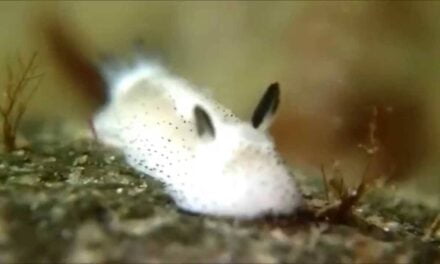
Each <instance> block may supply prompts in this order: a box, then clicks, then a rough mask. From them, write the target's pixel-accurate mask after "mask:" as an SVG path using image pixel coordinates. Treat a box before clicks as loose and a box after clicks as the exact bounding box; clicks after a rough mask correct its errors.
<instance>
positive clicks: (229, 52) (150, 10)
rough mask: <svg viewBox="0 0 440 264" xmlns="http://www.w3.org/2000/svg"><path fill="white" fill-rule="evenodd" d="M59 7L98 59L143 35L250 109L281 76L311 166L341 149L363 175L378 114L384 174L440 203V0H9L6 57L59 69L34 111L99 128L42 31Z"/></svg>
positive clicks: (286, 146) (289, 116) (279, 136)
mask: <svg viewBox="0 0 440 264" xmlns="http://www.w3.org/2000/svg"><path fill="white" fill-rule="evenodd" d="M51 14H56V15H57V16H58V17H59V18H60V19H61V23H63V24H65V25H66V27H69V28H71V29H73V31H72V32H75V36H74V38H75V39H77V40H78V45H80V47H81V49H82V50H83V52H84V54H85V55H86V56H88V57H90V58H91V59H95V58H96V57H97V54H99V53H101V52H107V53H114V54H121V55H126V54H128V53H130V52H131V49H132V43H133V41H134V40H136V39H139V38H142V39H143V40H144V41H145V44H146V48H147V51H148V52H149V53H151V54H152V55H153V56H155V57H159V58H160V59H161V60H162V61H163V62H164V64H166V65H167V66H168V67H169V68H170V69H171V70H172V71H173V72H175V73H177V74H179V75H181V76H183V77H185V78H186V79H188V80H190V81H191V82H192V83H194V84H196V85H198V86H200V87H202V88H204V89H208V90H209V91H212V93H213V94H214V96H215V97H216V98H217V99H218V100H219V101H220V102H222V103H223V104H225V105H226V106H228V107H230V108H231V109H232V110H233V111H234V112H236V113H237V114H238V115H239V116H240V117H242V118H243V119H249V118H250V116H251V113H252V110H253V107H255V105H256V103H257V101H258V100H259V98H260V96H261V94H262V93H263V92H264V89H265V88H266V87H267V85H268V84H270V83H271V82H274V81H278V82H279V83H280V84H281V87H282V105H281V109H280V113H279V115H278V118H277V121H276V122H275V124H274V127H273V135H274V137H275V140H276V141H277V143H278V146H279V149H280V150H281V152H282V153H283V155H284V157H285V158H286V159H287V160H288V161H289V162H291V164H293V166H297V167H298V168H300V169H301V170H304V171H306V172H307V173H311V174H318V173H319V167H320V166H321V165H322V164H324V165H326V166H327V167H330V166H332V164H334V162H335V161H338V162H339V164H340V167H341V169H342V170H344V171H345V175H349V176H350V177H349V178H353V179H356V178H357V177H356V176H355V175H360V174H361V173H362V169H363V168H364V167H365V163H366V162H367V160H368V157H369V155H366V154H365V151H364V150H363V149H362V148H360V147H359V144H365V143H366V142H367V143H368V131H369V125H371V124H374V125H375V126H376V127H377V131H378V132H377V135H378V137H379V141H380V142H381V145H380V150H379V154H378V156H380V157H379V158H378V159H377V161H376V162H375V166H373V172H372V173H373V174H384V175H385V176H386V177H389V178H392V179H393V184H394V183H396V184H400V185H401V186H400V187H399V188H398V190H396V193H401V194H402V195H409V196H411V197H413V198H414V199H420V200H423V201H427V202H432V203H440V198H439V195H438V192H439V190H440V164H439V162H438V160H439V158H440V151H439V150H440V148H439V146H440V140H439V139H440V104H439V102H440V88H439V85H440V49H439V47H440V2H434V1H433V2H428V1H426V2H357V1H356V2H350V1H348V2H347V1H342V2H337V1H332V2H319V1H313V2H300V1H292V2H284V1H283V2H261V1H258V2H251V1H238V2H232V1H221V2H215V1H213V2H211V1H210V2H201V1H196V2H191V1H182V2H180V1H176V2H173V1H165V2H160V1H158V2H140V1H139V2H138V1H133V2H129V1H124V2H117V1H109V2H106V1H96V2H93V1H87V2H85V1H84V2H75V1H66V2H40V1H39V2H30V1H29V2H24V1H23V2H22V1H20V2H1V3H0V25H1V26H0V41H1V44H2V45H1V48H0V59H1V60H2V64H3V65H7V64H8V63H13V62H14V58H16V56H17V55H18V54H22V55H23V56H26V55H30V54H31V53H32V52H33V51H37V52H38V53H39V61H40V69H41V71H42V72H44V74H45V77H44V80H43V83H42V85H41V87H40V89H39V91H38V92H37V93H36V94H35V97H34V98H33V100H32V102H31V105H30V108H29V111H28V113H27V115H26V120H27V121H29V120H41V121H43V122H51V121H53V120H63V121H65V122H68V123H72V124H75V126H77V127H79V128H85V127H86V122H85V120H86V118H87V117H88V116H89V115H90V113H91V110H92V108H91V106H90V103H88V100H87V99H86V96H83V95H82V94H81V93H80V92H79V91H78V89H75V85H76V84H75V83H73V82H71V81H70V80H68V79H66V78H65V76H64V75H63V72H62V70H60V69H59V68H58V67H57V64H55V63H54V62H53V60H52V59H51V56H50V48H49V45H48V44H47V41H46V40H45V38H44V35H43V33H42V29H41V26H40V22H41V21H42V20H44V19H45V17H46V16H47V17H48V18H49V17H50V16H51ZM75 45H76V44H75ZM3 65H2V66H3ZM4 77H5V76H4V75H1V72H0V78H1V79H0V80H2V81H3V80H4ZM373 107H376V109H378V112H377V116H376V121H377V122H375V123H372V122H371V117H372V116H373V115H372V114H371V113H372V109H373ZM370 128H371V126H370ZM365 140H366V141H365ZM370 143H371V142H370ZM353 181H356V180H353Z"/></svg>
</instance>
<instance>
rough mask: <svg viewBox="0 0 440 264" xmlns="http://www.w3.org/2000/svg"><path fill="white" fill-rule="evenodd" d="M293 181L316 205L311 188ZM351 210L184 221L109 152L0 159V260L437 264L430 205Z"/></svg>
mask: <svg viewBox="0 0 440 264" xmlns="http://www.w3.org/2000/svg"><path fill="white" fill-rule="evenodd" d="M207 176H209V175H207ZM300 182H301V188H302V190H303V191H304V193H305V198H306V200H307V201H308V202H311V203H314V204H319V203H320V202H323V198H322V197H323V194H322V188H321V187H320V186H318V185H319V184H317V183H316V182H317V181H308V180H301V181H300ZM354 211H355V212H356V215H357V217H358V219H360V220H361V221H356V222H351V223H346V224H340V223H339V224H338V223H332V222H331V221H330V222H329V221H325V220H316V219H313V218H311V217H310V216H308V215H303V214H302V213H301V212H299V213H298V214H297V215H295V216H292V217H284V218H279V219H273V218H272V219H269V218H265V219H258V220H253V221H237V220H231V219H221V218H215V217H208V216H200V215H193V214H187V213H185V212H181V211H179V210H178V209H177V208H176V207H175V205H174V204H173V201H172V200H171V199H169V198H168V197H167V195H166V194H164V193H163V191H162V187H161V186H160V184H158V183H157V182H154V181H153V180H151V179H149V178H148V177H141V176H140V175H139V174H138V173H136V172H134V171H133V170H132V169H130V168H129V167H128V166H127V165H126V164H125V163H124V161H123V159H122V158H121V157H119V156H118V155H117V153H115V152H114V151H112V150H109V149H106V148H103V147H101V146H99V145H98V144H97V143H95V142H94V141H93V140H87V139H76V140H64V141H63V142H57V141H49V142H44V143H39V144H34V145H32V147H29V148H27V149H19V150H16V151H14V152H12V153H9V154H1V160H0V263H11V262H14V263H16V262H27V263H30V262H31V263H37V262H67V263H91V262H94V263H109V262H118V263H142V262H155V263H169V262H180V263H182V262H204V263H213V262H222V263H223V262H233V263H236V262H247V263H249V262H252V263H255V262H259V263H273V262H295V263H440V234H439V233H440V231H439V230H437V229H436V230H433V229H432V228H431V229H430V228H429V226H430V225H431V227H433V225H432V224H431V223H433V221H434V219H435V218H436V216H437V215H438V212H439V211H440V210H438V208H432V207H428V206H425V205H423V204H419V203H415V202H411V201H409V200H404V199H402V198H398V197H394V196H393V195H392V194H390V193H389V192H388V194H387V195H385V194H384V192H383V191H382V192H381V191H380V190H378V191H376V192H372V193H370V194H368V195H367V196H366V197H365V199H363V200H362V201H361V202H360V203H359V205H358V206H357V207H356V208H354Z"/></svg>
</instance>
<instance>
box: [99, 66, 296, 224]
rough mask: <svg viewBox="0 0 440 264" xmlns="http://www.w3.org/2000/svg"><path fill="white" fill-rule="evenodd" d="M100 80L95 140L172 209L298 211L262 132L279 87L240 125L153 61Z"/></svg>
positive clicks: (235, 213) (243, 214)
mask: <svg viewBox="0 0 440 264" xmlns="http://www.w3.org/2000/svg"><path fill="white" fill-rule="evenodd" d="M106 76H107V80H108V86H109V98H108V102H107V103H106V105H104V106H103V107H102V108H101V109H100V111H99V112H98V113H97V114H96V115H95V116H94V118H93V126H94V129H95V131H96V134H97V137H98V139H99V140H100V141H102V142H103V143H106V144H109V145H112V146H115V147H116V148H118V149H120V150H121V151H122V152H123V154H124V156H125V158H126V160H127V162H128V163H129V164H130V165H131V166H133V167H134V168H135V169H136V170H137V171H139V172H142V173H144V174H146V175H149V176H151V177H154V178H155V179H157V180H159V181H160V182H162V183H163V184H164V185H165V188H166V190H167V193H168V194H169V195H170V196H171V197H172V198H173V199H174V201H175V203H176V204H177V206H179V207H180V208H182V209H183V210H187V211H190V212H195V213H201V214H209V215H216V216H225V217H234V218H254V217H258V216H263V215H283V214H289V213H292V212H293V211H294V210H295V209H296V208H298V206H299V204H300V202H301V195H300V193H299V190H298V188H297V186H296V183H295V181H294V179H293V177H292V175H291V174H290V173H289V171H288V168H287V167H286V166H285V165H284V164H283V162H282V160H281V158H280V156H279V154H278V153H277V151H276V150H275V146H274V143H273V140H272V138H271V137H270V135H269V134H268V132H267V128H268V127H269V125H270V123H271V121H272V118H273V115H274V113H275V111H276V109H277V106H278V101H279V87H278V84H276V83H274V84H272V85H270V86H269V88H268V89H267V91H266V93H265V94H264V96H263V98H262V99H261V101H260V103H259V104H258V106H257V108H256V110H255V112H254V115H253V118H252V122H244V121H241V120H239V119H238V118H237V117H236V116H235V115H234V114H233V113H232V112H231V111H230V110H228V109H227V108H225V107H223V106H222V105H220V104H218V103H217V102H216V101H215V100H213V99H212V98H211V97H209V96H207V95H205V94H203V93H202V92H200V91H199V90H198V89H196V88H195V87H193V86H192V85H191V84H190V83H188V82H187V81H186V80H184V79H181V78H178V77H176V76H173V75H172V74H170V73H169V72H168V71H167V70H165V69H164V68H163V67H162V66H160V65H159V64H156V63H147V62H139V63H135V64H134V65H133V66H131V67H127V68H126V69H124V70H121V71H117V72H114V71H113V72H111V73H108V74H106Z"/></svg>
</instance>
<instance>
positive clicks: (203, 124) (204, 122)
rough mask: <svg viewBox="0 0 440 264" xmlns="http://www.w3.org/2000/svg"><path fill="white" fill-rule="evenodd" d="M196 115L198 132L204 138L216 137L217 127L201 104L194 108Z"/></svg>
mask: <svg viewBox="0 0 440 264" xmlns="http://www.w3.org/2000/svg"><path fill="white" fill-rule="evenodd" d="M194 117H195V120H196V128H197V134H198V135H199V137H201V138H204V139H209V140H212V139H214V138H215V129H214V125H213V124H212V120H211V118H210V117H209V115H208V113H207V112H206V111H205V109H203V108H202V107H201V106H199V105H197V106H196V107H195V108H194Z"/></svg>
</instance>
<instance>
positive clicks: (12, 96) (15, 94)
mask: <svg viewBox="0 0 440 264" xmlns="http://www.w3.org/2000/svg"><path fill="white" fill-rule="evenodd" d="M37 57H38V54H37V52H34V53H33V54H32V55H31V56H30V58H29V59H27V60H23V59H22V58H21V57H20V56H18V59H17V62H18V63H17V64H18V65H17V66H16V67H13V66H12V65H11V64H7V65H6V82H5V84H4V85H3V95H2V96H3V98H2V101H1V103H0V116H1V118H2V132H3V133H2V141H3V146H4V149H5V151H7V152H11V151H13V150H15V149H17V132H18V129H19V127H20V124H21V122H22V120H23V116H24V114H25V112H26V110H27V107H28V105H29V101H30V99H31V98H32V96H33V95H34V93H35V92H36V90H37V89H38V87H39V86H40V83H41V80H42V77H43V74H42V73H38V72H37V69H38V65H37Z"/></svg>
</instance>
